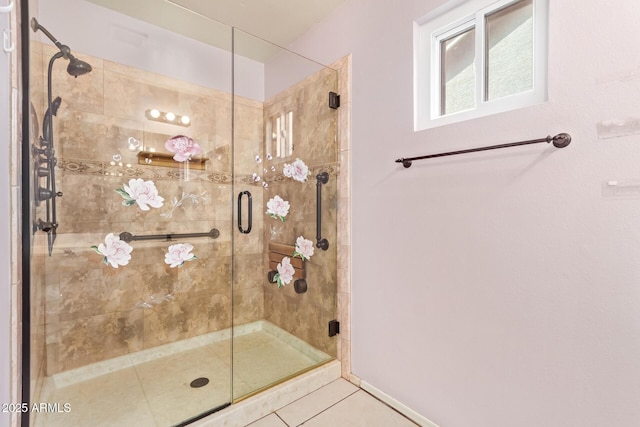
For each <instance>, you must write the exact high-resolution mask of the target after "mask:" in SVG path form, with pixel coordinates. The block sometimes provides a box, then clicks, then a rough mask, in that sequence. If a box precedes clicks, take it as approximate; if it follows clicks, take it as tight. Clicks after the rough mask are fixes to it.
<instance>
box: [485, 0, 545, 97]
mask: <svg viewBox="0 0 640 427" xmlns="http://www.w3.org/2000/svg"><path fill="white" fill-rule="evenodd" d="M532 3H533V1H532V0H522V1H519V2H516V3H514V4H512V5H510V6H507V7H505V8H503V9H501V10H498V11H497V12H494V13H491V14H489V15H487V16H486V18H485V31H486V41H485V43H486V44H485V49H486V66H485V67H486V74H485V79H486V84H485V88H484V89H485V91H484V93H485V101H489V100H493V99H498V98H503V97H505V96H509V95H514V94H517V93H521V92H526V91H528V90H532V89H533V4H532Z"/></svg>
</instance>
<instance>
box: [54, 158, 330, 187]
mask: <svg viewBox="0 0 640 427" xmlns="http://www.w3.org/2000/svg"><path fill="white" fill-rule="evenodd" d="M56 167H57V168H58V169H59V170H60V171H61V172H63V173H67V174H76V175H92V176H121V177H124V178H144V179H164V180H181V179H184V178H185V177H186V175H187V174H188V175H189V179H192V180H198V181H208V182H211V183H214V184H231V183H233V176H232V175H231V173H227V172H207V171H197V170H190V169H188V168H184V169H174V168H166V167H155V166H154V167H148V166H144V165H137V164H132V165H131V167H126V166H114V165H111V164H110V162H106V161H98V160H87V159H59V160H58V164H57V165H56ZM309 170H310V171H311V175H312V176H315V175H317V174H319V173H321V172H327V173H329V175H332V176H338V174H339V173H340V165H339V162H332V163H326V164H322V165H316V166H311V167H310V168H309ZM287 179H288V178H286V177H285V176H284V175H282V174H281V173H278V174H275V173H274V174H273V175H271V176H269V175H267V176H265V177H264V180H265V181H266V182H281V181H285V180H287ZM236 182H237V183H241V184H246V185H261V184H260V183H257V182H255V181H254V180H253V177H252V176H250V175H240V176H238V177H237V178H236Z"/></svg>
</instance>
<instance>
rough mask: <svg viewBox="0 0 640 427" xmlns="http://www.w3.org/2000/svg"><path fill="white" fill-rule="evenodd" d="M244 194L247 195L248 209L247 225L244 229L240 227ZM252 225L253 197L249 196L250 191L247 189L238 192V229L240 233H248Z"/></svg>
mask: <svg viewBox="0 0 640 427" xmlns="http://www.w3.org/2000/svg"><path fill="white" fill-rule="evenodd" d="M245 194H246V195H247V197H248V205H247V207H248V209H249V214H248V220H249V226H248V227H247V228H246V229H245V228H243V227H242V196H243V195H245ZM252 225H253V198H252V197H251V193H250V192H249V191H243V192H241V193H238V230H240V232H241V233H242V234H249V233H250V232H251V227H252Z"/></svg>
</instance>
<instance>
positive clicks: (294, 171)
mask: <svg viewBox="0 0 640 427" xmlns="http://www.w3.org/2000/svg"><path fill="white" fill-rule="evenodd" d="M282 173H283V174H284V176H286V177H287V178H293V179H295V180H296V181H300V182H305V181H306V180H307V178H308V177H309V173H310V172H309V168H308V167H307V165H305V164H304V162H303V161H302V160H300V159H296V161H295V162H293V163H291V164H288V163H285V164H284V168H283V169H282Z"/></svg>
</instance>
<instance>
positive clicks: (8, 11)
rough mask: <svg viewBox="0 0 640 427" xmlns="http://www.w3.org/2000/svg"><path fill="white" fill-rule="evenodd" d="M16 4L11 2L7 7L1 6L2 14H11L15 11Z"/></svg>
mask: <svg viewBox="0 0 640 427" xmlns="http://www.w3.org/2000/svg"><path fill="white" fill-rule="evenodd" d="M13 6H14V3H13V2H11V3H9V4H8V5H6V6H0V13H11V11H12V10H13Z"/></svg>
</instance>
